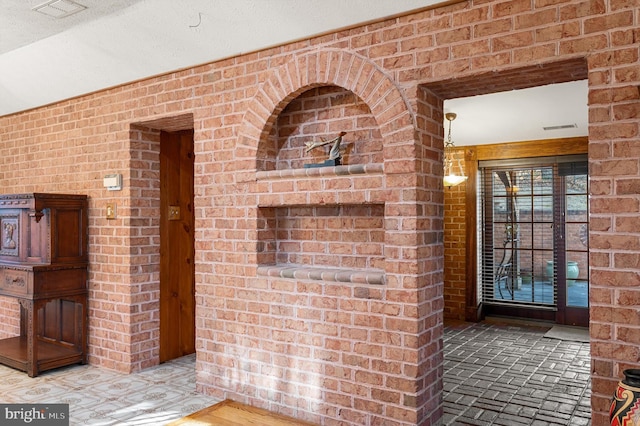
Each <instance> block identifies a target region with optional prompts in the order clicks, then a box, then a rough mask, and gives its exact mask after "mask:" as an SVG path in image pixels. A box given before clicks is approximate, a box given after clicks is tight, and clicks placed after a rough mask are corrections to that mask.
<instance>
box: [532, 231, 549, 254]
mask: <svg viewBox="0 0 640 426" xmlns="http://www.w3.org/2000/svg"><path fill="white" fill-rule="evenodd" d="M532 241H533V248H535V249H538V250H553V224H551V223H534V224H533V240H532ZM550 259H553V256H551V257H550Z"/></svg>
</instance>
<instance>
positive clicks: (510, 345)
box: [443, 323, 591, 426]
mask: <svg viewBox="0 0 640 426" xmlns="http://www.w3.org/2000/svg"><path fill="white" fill-rule="evenodd" d="M549 328H550V327H544V326H528V325H513V324H506V323H477V324H470V323H460V324H452V325H446V326H445V332H444V353H445V355H444V360H445V362H444V411H445V415H444V419H443V423H444V425H447V426H449V425H481V426H484V425H505V426H520V425H534V426H542V425H561V426H574V425H575V426H580V425H590V424H591V405H590V396H591V378H590V353H589V343H586V342H575V341H563V340H557V339H550V338H546V337H544V334H545V332H546V331H547V330H548V329H549Z"/></svg>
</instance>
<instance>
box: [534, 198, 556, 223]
mask: <svg viewBox="0 0 640 426" xmlns="http://www.w3.org/2000/svg"><path fill="white" fill-rule="evenodd" d="M533 206H534V210H533V221H534V222H550V223H553V196H551V195H549V196H546V195H545V196H539V197H535V198H534V199H533Z"/></svg>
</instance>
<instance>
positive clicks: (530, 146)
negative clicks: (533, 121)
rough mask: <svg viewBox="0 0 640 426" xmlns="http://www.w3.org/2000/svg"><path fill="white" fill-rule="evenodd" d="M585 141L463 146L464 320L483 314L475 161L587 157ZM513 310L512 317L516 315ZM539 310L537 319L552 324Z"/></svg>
mask: <svg viewBox="0 0 640 426" xmlns="http://www.w3.org/2000/svg"><path fill="white" fill-rule="evenodd" d="M588 146H589V139H588V137H586V136H583V137H574V138H560V139H545V140H537V141H524V142H509V143H498V144H487V145H475V146H465V147H463V148H464V150H465V153H464V157H465V171H466V174H467V176H468V179H467V182H466V188H465V189H466V191H465V229H466V232H465V237H466V242H467V244H466V246H465V257H466V259H467V260H466V263H465V267H466V271H465V277H466V280H465V288H466V291H465V305H466V306H465V320H467V321H472V322H478V321H481V320H482V319H484V317H485V315H486V306H484V304H483V302H482V300H481V298H480V297H479V294H478V273H477V270H478V265H477V259H478V238H477V236H478V219H477V218H478V216H477V214H478V196H479V194H478V181H477V176H478V172H479V169H478V162H479V161H483V160H507V159H513V158H534V157H551V156H558V155H574V154H587V153H588ZM515 309H516V308H514V312H513V313H514V314H515V313H517V312H516V311H515ZM543 312H544V311H541V313H540V316H541V318H536V319H541V320H548V321H555V312H554V313H553V314H554V315H553V317H551V316H550V315H549V314H544V313H543Z"/></svg>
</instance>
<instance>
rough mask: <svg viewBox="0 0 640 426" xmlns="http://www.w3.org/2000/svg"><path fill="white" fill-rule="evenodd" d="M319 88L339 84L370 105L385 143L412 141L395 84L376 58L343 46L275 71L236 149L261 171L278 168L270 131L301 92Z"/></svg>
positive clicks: (402, 99) (404, 104) (410, 121)
mask: <svg viewBox="0 0 640 426" xmlns="http://www.w3.org/2000/svg"><path fill="white" fill-rule="evenodd" d="M319 86H338V87H342V88H344V89H346V90H349V91H351V92H353V93H354V94H355V95H357V96H358V97H359V98H360V99H361V100H362V101H363V102H365V103H366V104H367V106H368V107H369V109H370V110H371V113H372V114H373V116H374V117H375V120H376V122H377V123H378V126H379V129H380V133H381V135H382V138H383V140H384V141H385V144H387V143H389V144H392V143H401V142H411V143H413V121H414V120H413V112H412V111H411V109H410V106H409V104H408V102H407V101H406V99H405V97H404V96H403V94H402V92H401V91H400V90H399V89H398V87H397V86H396V85H395V83H394V82H393V81H392V80H391V79H390V78H389V77H388V76H387V75H386V74H385V73H384V72H383V71H382V70H381V69H380V68H378V67H377V66H376V65H375V64H374V63H373V62H371V61H369V60H367V59H366V58H363V57H361V56H358V55H357V54H354V53H350V52H345V51H341V50H331V49H327V50H323V51H314V52H311V53H307V54H303V55H300V56H296V57H294V58H293V59H292V60H291V61H289V62H287V63H286V64H285V65H282V66H280V67H278V68H274V69H273V70H270V72H269V74H268V77H267V78H266V79H265V81H264V82H263V83H262V84H261V85H260V88H259V89H258V91H257V93H256V95H255V96H254V97H253V99H252V100H251V102H250V103H249V105H248V106H247V110H246V113H245V115H244V119H243V121H242V122H243V124H242V127H241V129H240V131H239V136H238V146H239V147H240V148H242V149H241V150H240V151H238V152H237V155H238V156H239V157H241V158H238V159H239V160H247V159H248V158H251V157H253V158H255V160H256V169H257V170H273V169H274V168H275V166H274V156H275V153H274V152H273V150H274V149H275V147H274V146H270V143H269V140H268V137H267V136H268V135H269V133H270V131H271V128H272V126H273V125H274V124H275V122H276V120H277V118H278V115H279V114H280V112H282V110H283V109H284V108H285V107H286V106H287V105H288V104H289V103H290V102H291V101H292V100H293V99H295V98H296V97H297V96H299V95H300V94H301V93H303V92H305V91H307V90H309V89H311V88H314V87H319Z"/></svg>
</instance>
